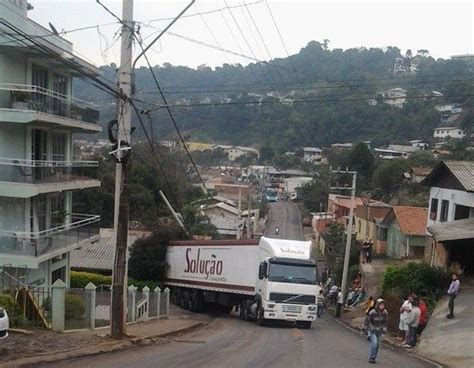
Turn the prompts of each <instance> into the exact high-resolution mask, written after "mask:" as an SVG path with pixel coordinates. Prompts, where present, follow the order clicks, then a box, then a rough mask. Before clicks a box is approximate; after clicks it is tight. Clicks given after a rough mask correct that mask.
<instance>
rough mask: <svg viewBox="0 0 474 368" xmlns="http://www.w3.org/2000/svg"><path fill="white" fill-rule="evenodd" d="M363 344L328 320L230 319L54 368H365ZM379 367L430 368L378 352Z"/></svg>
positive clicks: (387, 351)
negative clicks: (299, 325)
mask: <svg viewBox="0 0 474 368" xmlns="http://www.w3.org/2000/svg"><path fill="white" fill-rule="evenodd" d="M367 352H368V343H367V341H366V340H365V339H364V338H363V337H361V336H360V335H359V334H357V333H355V332H352V331H350V330H347V329H346V328H345V327H342V326H340V325H339V324H338V323H337V322H335V321H333V320H332V319H331V318H329V317H326V316H325V317H323V318H322V319H321V320H319V321H318V322H317V323H315V324H314V326H313V328H312V329H311V330H299V329H296V328H294V327H293V326H291V325H288V326H282V325H274V326H269V327H260V326H258V325H256V324H254V323H246V322H242V321H241V320H239V319H238V316H237V315H236V314H232V315H222V316H219V317H216V318H215V320H214V322H213V323H211V324H210V325H209V326H207V327H206V328H204V329H202V330H200V331H196V332H194V333H191V334H188V335H186V336H184V337H181V338H176V339H174V340H173V339H171V340H169V343H167V344H157V345H153V346H149V347H142V348H137V349H133V350H127V351H124V352H121V353H114V354H106V355H98V356H94V357H91V358H85V359H79V360H75V361H65V362H62V363H59V364H56V365H55V367H68V368H76V367H77V368H83V367H104V368H106V367H110V368H119V367H127V368H128V367H143V368H146V367H150V368H154V367H169V368H172V367H177V368H178V367H281V368H286V367H322V368H326V367H328V368H329V367H351V368H359V367H360V368H362V367H367V365H368V363H367V360H368V359H367V354H368V353H367ZM379 363H380V364H378V366H380V367H387V368H388V367H393V368H398V367H410V368H421V367H431V365H430V364H427V363H425V362H423V361H420V360H418V359H417V358H415V357H412V356H409V355H407V354H405V353H400V352H399V351H397V350H393V349H391V348H387V347H383V348H382V350H381V352H380V356H379Z"/></svg>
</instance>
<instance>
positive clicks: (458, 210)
mask: <svg viewBox="0 0 474 368" xmlns="http://www.w3.org/2000/svg"><path fill="white" fill-rule="evenodd" d="M470 215H471V207H468V206H462V205H460V204H457V205H456V206H455V209H454V220H462V219H467V218H469V216H470Z"/></svg>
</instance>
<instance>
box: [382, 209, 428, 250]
mask: <svg viewBox="0 0 474 368" xmlns="http://www.w3.org/2000/svg"><path fill="white" fill-rule="evenodd" d="M427 217H428V209H427V208H423V207H410V206H394V207H392V209H391V210H390V212H389V213H388V214H387V215H386V216H385V218H384V219H383V221H382V222H381V223H380V225H379V226H380V228H381V231H380V232H379V234H381V239H380V240H383V238H384V237H385V240H386V242H387V248H386V254H387V255H388V256H389V257H392V258H419V259H422V258H423V256H424V251H425V241H426V222H427Z"/></svg>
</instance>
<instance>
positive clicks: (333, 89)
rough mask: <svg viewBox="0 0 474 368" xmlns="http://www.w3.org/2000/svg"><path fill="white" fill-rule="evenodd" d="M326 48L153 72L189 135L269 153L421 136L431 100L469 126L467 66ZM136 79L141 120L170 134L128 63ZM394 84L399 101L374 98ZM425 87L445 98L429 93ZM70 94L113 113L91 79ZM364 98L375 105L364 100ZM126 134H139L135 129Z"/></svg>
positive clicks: (471, 90)
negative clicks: (459, 111) (400, 63)
mask: <svg viewBox="0 0 474 368" xmlns="http://www.w3.org/2000/svg"><path fill="white" fill-rule="evenodd" d="M327 46H328V45H327V43H319V42H316V41H311V42H310V43H308V44H307V46H306V47H304V48H302V49H301V50H300V52H299V53H298V54H295V55H292V56H290V57H289V58H282V59H274V60H272V61H270V62H261V63H252V64H249V65H247V66H245V67H244V66H242V65H240V64H236V65H229V64H224V65H223V66H220V67H216V68H214V69H211V68H210V67H207V66H205V65H203V66H200V67H198V68H197V69H192V68H188V67H184V66H172V65H170V64H168V63H165V64H163V65H161V66H160V65H156V66H155V67H154V68H153V69H154V71H155V73H156V75H157V78H158V80H159V81H160V84H161V87H162V89H163V91H164V92H165V95H166V97H167V99H168V103H169V104H170V105H171V106H172V111H173V113H174V115H175V116H176V120H177V123H178V125H179V128H180V129H181V131H182V132H184V134H185V135H186V136H187V137H189V138H190V139H191V140H195V141H197V140H203V141H212V142H220V143H229V144H240V145H255V146H260V147H261V146H263V145H269V146H272V147H273V149H274V150H275V151H276V152H284V151H286V150H295V149H297V148H298V147H302V146H305V145H312V146H314V145H319V146H324V145H328V144H331V143H334V142H360V141H364V140H371V141H372V142H374V143H375V144H377V145H382V144H388V143H406V142H407V141H409V140H412V139H422V140H425V141H430V139H431V138H432V130H433V128H435V127H437V126H439V125H440V117H441V115H440V113H439V112H438V111H437V110H435V109H434V105H435V104H440V103H445V102H449V103H460V104H462V106H463V108H464V113H463V116H462V117H461V118H460V119H459V121H458V122H457V123H458V124H460V125H461V126H462V127H463V128H464V129H466V130H468V131H471V125H472V122H473V120H474V113H473V111H474V109H473V107H474V97H473V96H474V86H473V68H474V66H473V64H472V63H469V62H467V61H465V60H455V59H449V60H444V59H438V60H435V59H433V58H432V57H430V56H429V54H428V53H427V51H426V50H420V52H419V53H418V54H417V55H416V56H414V57H413V58H412V59H411V60H412V61H413V62H414V63H415V62H416V71H415V72H413V73H409V72H406V73H394V65H395V62H396V60H397V59H400V58H402V55H401V53H400V50H399V49H398V48H396V47H388V48H386V49H378V48H370V49H366V48H354V49H348V50H342V49H329V48H328V47H327ZM421 51H422V52H421ZM100 69H101V71H102V73H103V75H104V76H105V77H106V78H108V79H109V80H115V79H116V65H115V64H112V65H109V66H102V67H101V68H100ZM135 81H136V95H135V96H136V99H137V102H136V104H137V105H138V106H139V107H140V108H141V109H143V110H150V113H149V115H144V116H149V117H150V120H151V123H152V124H153V127H154V134H155V135H156V136H157V139H176V132H175V130H174V128H173V126H172V124H171V121H170V119H169V116H168V115H167V112H166V111H165V109H164V108H163V101H162V100H161V98H160V96H159V95H158V91H157V89H156V86H155V85H154V82H153V79H152V78H151V77H150V73H149V70H148V69H147V68H145V67H141V68H139V69H137V70H136V71H135ZM394 87H401V88H403V89H405V90H407V97H408V98H407V102H406V103H405V104H404V106H403V107H402V108H397V107H394V106H390V105H388V104H386V103H383V97H382V95H381V93H383V92H384V91H386V90H388V89H390V88H394ZM432 91H438V92H441V93H442V94H443V95H444V97H436V98H434V97H432ZM75 95H76V96H77V97H79V98H82V99H85V100H89V101H92V102H96V103H97V104H98V105H99V106H100V108H101V112H102V122H103V124H104V125H105V124H106V123H107V122H108V121H109V120H110V119H112V118H113V116H114V115H115V112H116V104H115V101H114V100H113V99H111V98H110V97H108V96H107V95H106V94H105V93H104V92H102V91H100V90H98V89H96V88H95V87H93V86H91V85H90V84H87V83H85V82H83V81H78V82H77V83H76V86H75ZM370 99H374V100H375V101H376V102H378V103H377V104H376V105H375V106H371V105H369V104H368V101H369V100H370ZM291 101H294V102H293V103H292V102H291ZM147 120H148V118H147ZM135 125H137V122H135ZM135 135H136V136H137V137H140V135H141V132H140V129H138V130H137V132H136V133H135Z"/></svg>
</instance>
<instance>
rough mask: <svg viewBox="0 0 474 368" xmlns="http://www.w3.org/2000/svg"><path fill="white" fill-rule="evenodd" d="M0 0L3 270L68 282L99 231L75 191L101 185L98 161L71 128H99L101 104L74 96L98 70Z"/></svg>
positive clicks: (12, 3)
mask: <svg viewBox="0 0 474 368" xmlns="http://www.w3.org/2000/svg"><path fill="white" fill-rule="evenodd" d="M29 8H30V5H29V4H28V3H27V2H26V0H0V271H1V272H3V273H7V274H9V275H10V276H14V277H15V278H17V279H19V280H20V281H21V282H22V283H25V284H28V285H38V286H48V285H51V284H52V283H54V281H56V280H57V279H61V280H63V281H64V282H66V284H68V283H69V260H70V252H71V251H72V250H74V249H76V248H79V247H81V246H82V245H86V244H90V243H92V242H95V241H97V240H98V239H99V220H100V218H99V216H97V215H91V214H78V213H75V210H74V207H73V205H72V203H73V196H74V193H75V192H77V191H79V190H87V189H88V188H93V187H98V186H100V182H99V181H98V180H97V179H96V174H97V167H98V162H94V161H75V160H74V158H73V154H72V152H73V150H72V142H73V134H77V133H80V134H84V133H97V132H100V131H101V127H100V125H99V111H98V109H97V108H96V107H95V106H93V105H91V104H88V103H86V102H84V101H80V100H78V99H75V98H73V97H72V84H73V79H74V78H80V77H84V76H85V75H88V76H96V75H98V73H99V70H98V69H97V68H96V67H94V66H93V65H92V64H90V63H88V62H87V61H85V60H83V59H81V58H79V57H77V56H76V55H75V54H74V53H73V48H72V44H71V43H69V42H68V41H66V40H65V39H63V38H61V37H60V36H58V34H57V33H53V32H51V31H50V30H48V29H46V28H44V27H42V26H41V25H39V24H37V23H36V22H34V21H33V20H31V19H29V18H28V10H29Z"/></svg>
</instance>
